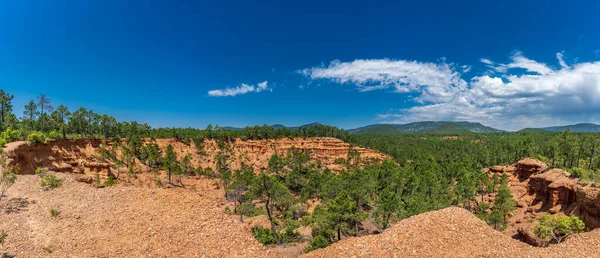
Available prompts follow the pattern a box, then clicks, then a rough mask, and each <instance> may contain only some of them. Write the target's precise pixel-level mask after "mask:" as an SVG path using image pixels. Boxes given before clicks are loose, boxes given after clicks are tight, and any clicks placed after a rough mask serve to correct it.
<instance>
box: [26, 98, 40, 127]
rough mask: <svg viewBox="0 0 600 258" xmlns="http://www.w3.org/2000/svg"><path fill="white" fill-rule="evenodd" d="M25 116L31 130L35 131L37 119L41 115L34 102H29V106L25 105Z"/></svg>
mask: <svg viewBox="0 0 600 258" xmlns="http://www.w3.org/2000/svg"><path fill="white" fill-rule="evenodd" d="M23 115H25V119H27V121H28V122H29V130H34V129H35V118H36V117H37V116H38V115H39V112H38V111H37V106H36V104H35V102H33V100H31V101H29V103H27V105H25V110H24V111H23Z"/></svg>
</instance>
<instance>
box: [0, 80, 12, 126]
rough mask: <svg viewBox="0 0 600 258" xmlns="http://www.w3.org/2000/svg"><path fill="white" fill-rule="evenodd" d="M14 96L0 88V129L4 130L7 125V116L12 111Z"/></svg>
mask: <svg viewBox="0 0 600 258" xmlns="http://www.w3.org/2000/svg"><path fill="white" fill-rule="evenodd" d="M14 97H15V96H14V95H11V94H8V93H7V92H5V91H4V90H3V89H0V130H4V129H5V128H6V127H8V125H7V118H8V116H9V114H11V113H12V108H13V105H12V100H13V98H14Z"/></svg>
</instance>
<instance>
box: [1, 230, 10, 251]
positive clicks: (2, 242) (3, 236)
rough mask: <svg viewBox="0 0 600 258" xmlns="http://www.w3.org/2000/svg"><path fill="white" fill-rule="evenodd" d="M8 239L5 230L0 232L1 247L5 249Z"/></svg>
mask: <svg viewBox="0 0 600 258" xmlns="http://www.w3.org/2000/svg"><path fill="white" fill-rule="evenodd" d="M7 237H8V234H6V232H4V230H1V231H0V246H1V247H2V248H4V243H6V238H7Z"/></svg>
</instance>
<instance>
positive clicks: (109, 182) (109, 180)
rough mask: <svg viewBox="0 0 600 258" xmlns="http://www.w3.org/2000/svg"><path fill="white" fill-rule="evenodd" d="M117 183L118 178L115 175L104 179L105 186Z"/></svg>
mask: <svg viewBox="0 0 600 258" xmlns="http://www.w3.org/2000/svg"><path fill="white" fill-rule="evenodd" d="M116 184H117V180H116V179H115V178H114V177H113V176H108V178H107V179H106V180H105V181H104V186H105V187H111V186H113V185H116Z"/></svg>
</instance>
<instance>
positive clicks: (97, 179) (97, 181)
mask: <svg viewBox="0 0 600 258" xmlns="http://www.w3.org/2000/svg"><path fill="white" fill-rule="evenodd" d="M94 185H95V186H96V187H100V186H101V185H102V183H101V182H100V174H98V173H96V175H94Z"/></svg>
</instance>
